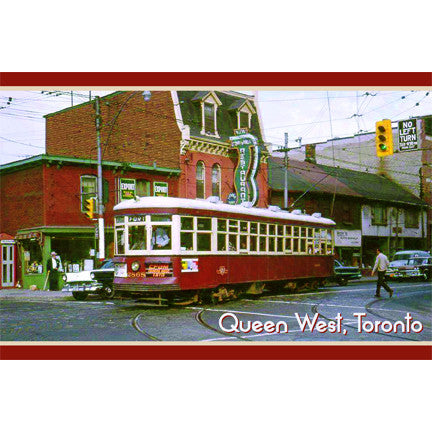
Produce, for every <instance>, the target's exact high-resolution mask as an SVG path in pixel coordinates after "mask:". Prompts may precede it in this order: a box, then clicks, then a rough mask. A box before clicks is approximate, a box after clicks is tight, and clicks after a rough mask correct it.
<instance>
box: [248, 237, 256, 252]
mask: <svg viewBox="0 0 432 432" xmlns="http://www.w3.org/2000/svg"><path fill="white" fill-rule="evenodd" d="M249 241H250V244H249V249H250V251H251V252H256V250H257V236H250V239H249Z"/></svg>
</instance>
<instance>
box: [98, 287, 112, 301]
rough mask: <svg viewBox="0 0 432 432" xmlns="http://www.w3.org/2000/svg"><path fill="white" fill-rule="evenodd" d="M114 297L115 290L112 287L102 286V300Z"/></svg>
mask: <svg viewBox="0 0 432 432" xmlns="http://www.w3.org/2000/svg"><path fill="white" fill-rule="evenodd" d="M114 295H115V290H114V287H113V286H112V285H104V287H103V288H102V292H101V296H102V298H104V299H112V298H113V297H114Z"/></svg>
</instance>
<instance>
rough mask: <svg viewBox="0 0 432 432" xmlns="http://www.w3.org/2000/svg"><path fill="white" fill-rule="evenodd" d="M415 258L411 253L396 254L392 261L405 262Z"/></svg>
mask: <svg viewBox="0 0 432 432" xmlns="http://www.w3.org/2000/svg"><path fill="white" fill-rule="evenodd" d="M415 256H416V254H412V253H405V254H396V255H395V256H394V257H393V261H406V260H409V259H410V258H414V257H415ZM417 256H418V255H417Z"/></svg>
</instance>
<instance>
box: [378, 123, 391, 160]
mask: <svg viewBox="0 0 432 432" xmlns="http://www.w3.org/2000/svg"><path fill="white" fill-rule="evenodd" d="M375 143H376V154H377V156H378V157H383V156H390V155H392V154H393V132H392V126H391V120H388V119H385V120H381V121H379V122H376V123H375Z"/></svg>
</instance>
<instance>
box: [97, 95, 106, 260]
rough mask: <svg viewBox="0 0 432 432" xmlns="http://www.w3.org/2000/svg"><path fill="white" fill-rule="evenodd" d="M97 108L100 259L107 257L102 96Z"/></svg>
mask: <svg viewBox="0 0 432 432" xmlns="http://www.w3.org/2000/svg"><path fill="white" fill-rule="evenodd" d="M95 108H96V141H97V202H98V207H97V212H98V228H99V259H100V260H103V259H105V229H104V215H103V214H104V205H103V193H102V192H103V190H102V187H103V181H102V146H101V134H100V128H101V114H100V98H99V96H96V97H95Z"/></svg>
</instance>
